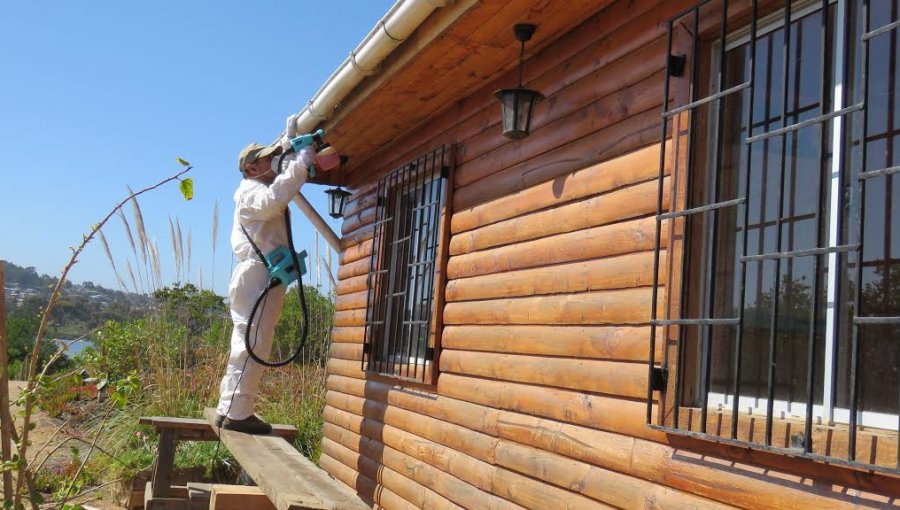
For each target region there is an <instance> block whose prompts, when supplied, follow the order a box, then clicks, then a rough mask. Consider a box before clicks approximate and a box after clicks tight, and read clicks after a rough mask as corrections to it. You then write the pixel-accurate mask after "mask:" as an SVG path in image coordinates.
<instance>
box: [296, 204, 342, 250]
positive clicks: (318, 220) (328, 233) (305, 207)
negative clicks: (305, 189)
mask: <svg viewBox="0 0 900 510" xmlns="http://www.w3.org/2000/svg"><path fill="white" fill-rule="evenodd" d="M294 205H296V206H297V208H298V209H300V211H302V212H303V214H305V215H306V218H307V219H309V222H310V223H312V224H313V227H315V229H316V230H317V231H318V232H319V233H320V234H322V237H324V238H325V241H326V242H327V243H328V245H329V246H331V249H332V250H334V251H336V252H338V253H341V240H340V239H339V238H338V236H337V234H335V233H334V230H331V227H329V226H328V224H327V223H325V220H323V219H322V217H321V216H319V213H318V212H316V210H315V209H314V208H313V206H312V204H310V203H309V200H307V199H306V197H304V196H303V194H302V193H297V194H296V195H294Z"/></svg>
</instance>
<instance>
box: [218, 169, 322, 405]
mask: <svg viewBox="0 0 900 510" xmlns="http://www.w3.org/2000/svg"><path fill="white" fill-rule="evenodd" d="M287 159H288V158H285V160H286V161H287ZM277 160H278V158H277V157H276V158H274V161H277ZM286 166H287V168H286V169H285V171H284V172H283V173H281V174H279V175H278V176H277V177H275V180H274V182H272V184H270V185H266V184H265V183H263V182H260V181H257V180H255V179H243V180H242V181H241V183H240V185H239V186H238V189H237V191H236V192H235V193H234V226H233V227H232V229H231V248H232V250H233V251H234V256H235V258H236V259H237V265H236V266H235V267H234V271H233V272H232V274H231V284H230V285H229V287H228V297H229V300H230V302H231V320H232V322H233V323H234V330H233V331H232V333H231V355H230V356H229V358H228V366H227V367H226V369H225V376H224V377H223V378H222V383H221V385H220V388H219V390H220V396H219V405H218V407H217V409H216V411H217V413H218V414H219V415H220V416H225V415H227V417H228V418H231V419H232V420H243V419H245V418H248V417H249V416H250V415H252V414H253V407H254V404H255V402H256V395H257V392H258V391H259V383H260V380H261V378H262V374H263V369H264V368H265V367H263V366H262V365H260V364H259V363H257V362H256V361H254V360H253V359H251V358H250V356H249V354H247V349H246V347H245V344H244V334H245V333H246V331H247V321H248V320H249V319H250V311H251V309H252V308H253V303H254V302H255V301H256V298H257V297H258V296H259V294H260V292H262V291H263V289H265V288H266V286H267V285H268V283H269V271H268V269H267V268H266V266H265V264H264V263H263V262H262V261H260V260H259V257H258V256H257V254H256V252H255V251H254V250H253V247H252V246H251V245H250V243H249V242H248V241H247V237H246V235H244V232H243V231H242V230H241V225H243V226H244V228H245V229H246V230H247V233H248V234H250V236H251V237H252V238H253V242H254V243H256V245H257V246H258V247H259V250H260V251H261V252H262V253H263V254H267V253H269V252H271V251H272V250H274V249H275V248H277V247H279V246H287V231H286V229H285V225H284V210H285V208H287V206H288V203H289V202H290V201H291V199H292V198H294V195H296V194H297V193H298V192H299V190H300V186H302V185H303V183H305V182H306V176H307V171H306V168H307V167H306V165H304V163H302V162H301V161H300V160H296V163H295V164H290V163H288V164H286ZM284 292H285V288H284V286H283V285H279V286H278V287H276V288H274V289H272V290H270V291H269V293H268V295H267V297H266V298H265V300H264V301H263V302H262V303H260V306H259V309H258V310H257V312H256V317H254V320H253V330H252V331H251V334H250V345H252V346H253V352H254V353H256V354H257V356H259V357H260V358H262V359H266V357H268V355H269V352H270V351H271V349H272V337H273V335H274V333H275V324H277V323H278V317H279V315H280V314H281V307H282V305H283V304H284Z"/></svg>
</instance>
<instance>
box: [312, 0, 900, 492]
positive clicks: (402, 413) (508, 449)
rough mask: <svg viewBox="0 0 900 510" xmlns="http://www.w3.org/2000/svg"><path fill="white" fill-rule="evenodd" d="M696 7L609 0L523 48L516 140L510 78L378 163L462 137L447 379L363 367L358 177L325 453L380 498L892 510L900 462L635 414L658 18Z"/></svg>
mask: <svg viewBox="0 0 900 510" xmlns="http://www.w3.org/2000/svg"><path fill="white" fill-rule="evenodd" d="M687 5H688V2H684V1H674V2H673V1H662V0H633V1H629V2H613V3H612V4H611V5H610V6H609V7H607V8H605V9H604V10H603V11H601V12H599V13H598V14H597V15H595V16H593V17H591V18H589V19H587V20H586V21H585V22H584V23H583V24H582V25H580V26H579V27H576V28H574V29H573V30H572V31H571V32H569V33H567V34H566V35H564V36H563V37H562V38H560V39H559V40H558V41H556V42H555V43H553V44H551V45H550V46H548V47H547V48H546V49H545V50H544V51H542V52H540V53H539V54H537V55H536V56H534V57H533V58H532V59H531V60H529V62H528V65H527V69H528V76H530V77H531V81H530V83H528V85H529V86H531V87H533V88H536V89H538V90H541V91H542V92H544V93H545V94H546V95H547V100H546V101H545V102H543V103H541V104H540V105H539V107H538V109H537V111H536V114H535V119H534V131H533V134H532V135H531V136H530V137H529V138H526V139H525V140H522V141H518V142H514V141H510V140H507V139H506V138H503V137H502V136H501V134H500V127H499V121H500V119H499V108H498V106H497V104H496V102H495V100H494V98H493V96H492V95H491V91H492V90H494V89H496V88H499V87H500V86H501V85H502V83H500V82H498V83H492V84H490V85H488V86H486V87H484V89H482V90H481V91H479V92H478V93H476V94H473V95H472V96H470V97H466V98H462V99H461V100H460V101H459V102H458V103H456V104H455V105H454V106H453V107H452V108H450V109H449V110H448V111H447V112H445V113H444V114H441V115H439V116H438V117H437V118H436V119H434V120H433V121H432V122H430V123H428V124H427V125H424V126H421V127H419V128H417V129H416V133H415V135H412V136H410V137H409V138H408V139H403V140H399V141H398V142H397V143H396V145H395V146H394V147H389V148H387V149H388V150H385V151H384V152H383V153H382V154H391V156H380V155H376V156H374V157H373V161H372V164H371V165H369V166H370V167H372V168H378V169H381V171H382V172H386V171H388V170H390V169H391V168H393V167H394V166H396V165H398V164H401V163H402V162H404V161H406V160H408V159H411V158H414V157H415V156H417V155H418V154H419V153H423V152H425V151H427V150H429V149H432V148H433V147H435V146H438V145H441V144H445V143H447V144H449V143H453V144H455V147H456V153H455V158H456V163H457V166H456V171H455V178H454V182H453V183H452V184H453V186H454V189H453V191H454V192H453V215H452V217H451V222H450V225H451V237H450V241H449V261H448V264H447V278H448V280H447V284H446V288H445V291H444V292H445V294H444V296H445V299H446V305H445V307H444V309H443V319H444V328H443V333H442V339H441V349H442V350H441V352H440V358H439V366H440V376H439V379H438V383H437V385H436V386H433V387H410V386H409V385H403V384H398V383H397V382H396V381H392V380H390V379H387V378H384V377H378V376H373V375H370V374H366V373H365V372H364V371H363V370H362V366H361V361H360V360H361V357H362V344H363V341H364V321H365V307H366V300H367V278H366V274H367V271H368V267H369V261H370V254H371V250H372V236H373V229H374V228H373V221H374V217H375V215H374V207H375V200H374V195H373V188H374V182H375V179H376V178H377V175H370V176H368V177H365V178H364V177H358V178H357V181H356V182H352V183H351V184H352V185H353V187H354V195H353V199H352V201H351V203H350V204H348V210H347V214H346V216H345V221H344V224H343V239H342V248H343V252H342V254H341V257H340V263H341V266H340V269H339V272H338V276H339V282H338V285H337V293H338V298H337V305H336V310H337V312H336V316H335V327H334V330H333V334H332V339H333V345H332V350H331V360H330V362H329V376H328V393H327V397H326V401H327V405H326V408H325V414H324V418H325V429H324V430H325V438H324V440H323V453H322V460H321V465H322V467H323V468H324V469H326V470H327V471H328V472H330V473H331V474H332V475H334V476H335V477H336V478H337V479H339V480H341V481H342V482H343V483H345V484H347V485H348V486H350V487H352V488H354V489H355V490H356V491H358V492H359V493H360V495H361V496H362V497H364V498H366V499H367V501H370V502H371V503H372V504H373V505H375V506H377V507H380V508H479V509H480V508H488V509H521V508H532V509H547V508H666V509H670V508H671V509H682V508H684V509H687V508H692V509H696V508H712V509H716V508H774V509H779V508H781V509H793V508H836V507H852V508H878V507H883V506H890V505H896V504H897V503H896V501H895V498H892V497H891V496H889V495H890V494H893V495H897V494H900V482H898V480H897V479H896V478H893V477H889V476H886V475H880V474H875V473H864V472H860V471H854V470H850V469H846V468H836V467H834V466H828V465H824V464H820V463H814V462H811V461H806V460H798V459H791V458H788V457H785V456H779V455H773V454H769V453H765V452H755V451H747V450H738V449H735V448H733V447H728V446H723V445H717V444H713V443H705V442H700V441H697V440H693V442H687V443H685V441H686V440H685V439H683V438H678V437H672V436H668V435H666V434H665V433H663V432H661V431H659V430H655V429H652V428H650V427H648V426H647V425H646V423H645V413H646V403H645V398H646V391H647V384H648V381H647V366H646V361H647V358H648V356H649V355H650V353H649V352H648V346H649V334H650V326H649V317H650V301H651V286H652V284H653V282H652V275H653V252H652V250H653V243H654V236H655V220H654V218H653V215H654V214H655V210H656V189H657V184H658V182H657V175H658V164H659V163H658V162H659V140H658V137H659V128H660V124H659V123H660V119H661V104H662V97H661V95H662V85H663V67H664V62H665V43H664V36H665V21H666V20H667V19H668V18H669V17H670V16H671V15H673V14H674V13H675V12H677V11H679V10H681V9H683V8H684V7H686V6H687ZM509 78H510V77H505V78H504V80H507V79H509ZM504 83H505V82H504ZM401 148H402V149H401ZM666 179H667V181H668V177H667V178H666ZM666 189H668V186H666ZM668 200H669V197H668V196H666V197H665V205H666V206H668ZM669 230H670V229H668V228H664V229H663V233H664V238H663V245H667V244H668V238H667V237H668V234H667V233H668V232H669ZM663 256H665V252H663ZM665 277H666V275H665V274H662V275H661V281H662V282H664V281H665ZM661 294H664V293H661ZM655 355H656V356H659V355H660V353H655Z"/></svg>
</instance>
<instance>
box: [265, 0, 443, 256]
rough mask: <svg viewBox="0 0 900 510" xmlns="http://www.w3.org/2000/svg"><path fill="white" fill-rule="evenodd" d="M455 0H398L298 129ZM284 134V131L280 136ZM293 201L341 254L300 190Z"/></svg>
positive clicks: (308, 126)
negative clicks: (429, 17) (426, 21)
mask: <svg viewBox="0 0 900 510" xmlns="http://www.w3.org/2000/svg"><path fill="white" fill-rule="evenodd" d="M453 1H454V0H397V3H395V4H394V5H393V7H391V8H390V10H388V12H387V13H386V14H385V15H384V17H383V18H381V21H379V22H378V24H377V25H375V27H374V28H372V30H370V31H369V33H368V35H366V37H365V38H364V39H363V40H362V42H360V43H359V44H358V45H357V46H356V49H354V50H353V51H351V52H350V56H348V57H347V58H346V59H344V62H343V63H341V65H340V66H339V67H338V68H337V69H336V70H335V71H334V72H333V73H331V76H329V77H328V79H327V80H325V83H324V84H322V86H321V87H319V90H318V91H317V92H316V94H315V95H314V96H313V98H312V99H310V100H309V102H308V103H307V104H306V106H305V107H304V108H303V109H302V110H301V111H300V114H299V115H297V118H296V128H297V132H300V133H305V132H308V131H312V130H313V129H315V128H316V126H318V125H319V124H320V123H321V122H322V121H324V120H327V119H329V118H331V115H332V114H333V113H334V111H335V109H337V107H338V105H340V103H341V101H343V100H344V98H346V97H347V95H348V94H350V91H352V90H353V88H354V87H356V86H357V85H359V83H360V82H361V81H363V80H364V79H365V78H366V77H367V76H371V75H373V74H376V73H378V71H379V69H380V66H381V63H382V62H383V61H384V59H385V58H387V56H388V55H390V54H391V52H392V51H394V49H395V48H396V47H397V46H400V44H401V43H403V41H405V40H406V38H407V37H409V36H410V35H411V34H412V33H413V32H414V31H415V30H416V28H418V27H419V25H421V24H422V22H423V21H425V19H426V18H428V16H429V15H431V13H432V12H434V11H435V10H436V9H438V8H440V7H445V6H447V5H448V4H450V3H452V2H453ZM282 135H284V132H283V131H282V133H281V135H279V137H278V138H281V136H282ZM294 203H295V204H296V205H297V206H298V208H299V209H300V210H301V211H303V213H304V214H305V215H306V217H307V218H308V219H309V221H310V222H311V223H312V224H313V226H314V227H315V228H316V229H317V230H318V231H319V233H320V234H322V237H324V238H325V239H326V240H327V241H328V244H329V245H331V247H332V248H333V249H334V250H335V251H336V252H337V253H340V252H341V249H340V240H339V238H338V236H337V234H335V233H334V231H333V230H331V228H330V227H329V226H328V224H327V223H325V221H324V220H323V219H322V217H321V216H320V215H319V214H318V213H316V211H315V209H313V208H312V206H311V205H310V204H309V201H308V200H307V199H306V197H304V196H303V194H302V193H301V194H300V196H298V197H296V198H295V199H294Z"/></svg>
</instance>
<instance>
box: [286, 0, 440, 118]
mask: <svg viewBox="0 0 900 510" xmlns="http://www.w3.org/2000/svg"><path fill="white" fill-rule="evenodd" d="M451 1H452V0H397V3H395V4H394V5H393V7H391V8H390V10H389V11H388V12H387V14H385V15H384V17H383V18H382V19H381V21H379V22H378V24H376V25H375V27H374V28H372V30H371V31H370V32H369V34H368V35H366V37H365V38H364V39H363V40H362V42H360V43H359V45H357V46H356V49H354V50H353V51H352V52H350V56H349V57H347V58H346V59H345V60H344V62H343V63H342V64H341V65H340V66H339V67H338V68H337V69H336V70H335V71H334V72H333V73H331V76H329V77H328V79H327V80H325V83H324V84H322V86H321V87H319V90H318V92H316V94H315V95H314V96H313V98H312V99H310V101H309V103H307V105H306V106H305V107H304V108H303V109H302V110H300V114H299V115H298V116H297V120H296V127H297V131H298V132H300V133H305V132H308V131H312V130H313V129H315V127H316V126H318V125H319V123H321V122H322V121H323V120H325V119H328V118H330V117H331V115H332V114H333V113H334V110H335V108H337V106H338V105H339V104H340V102H341V101H343V100H344V98H346V97H347V95H348V94H349V93H350V91H351V90H353V88H354V87H356V86H357V85H358V84H359V83H360V82H361V81H362V80H363V79H364V78H365V77H366V76H370V75H372V74H375V73H376V72H378V69H379V66H380V65H381V63H382V62H383V61H384V59H385V58H386V57H387V56H388V55H390V53H391V52H392V51H394V48H396V47H397V46H399V45H400V43H402V42H403V41H404V40H406V38H407V37H409V36H410V35H411V34H412V33H413V32H414V31H415V30H416V28H418V27H419V25H421V24H422V22H423V21H425V19H426V18H427V17H428V16H429V15H430V14H431V13H432V12H434V11H435V9H437V8H439V7H444V6H446V5H448V3H450V2H451Z"/></svg>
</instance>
